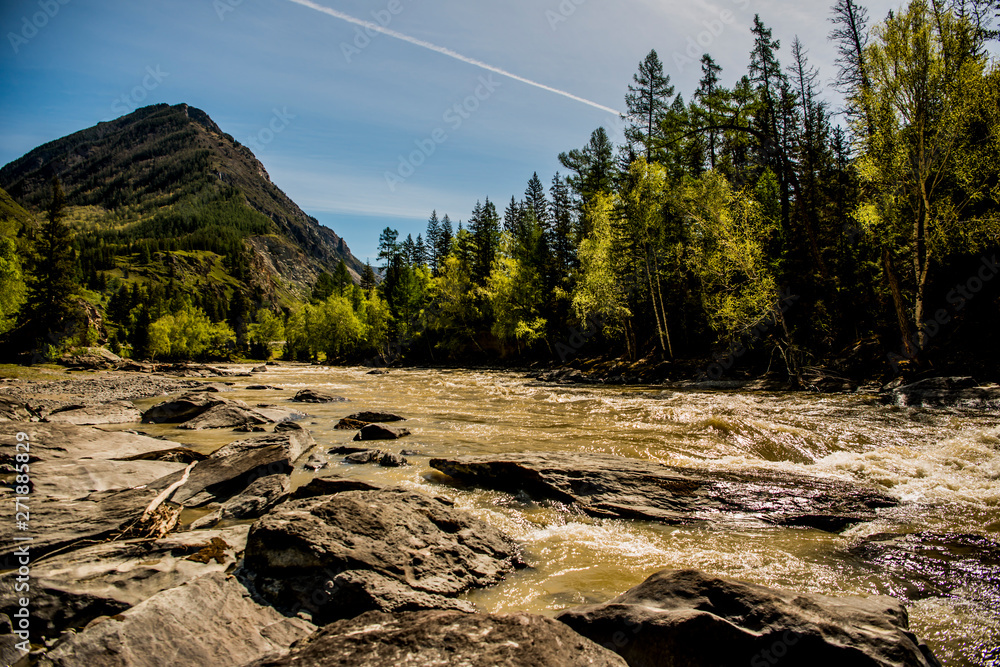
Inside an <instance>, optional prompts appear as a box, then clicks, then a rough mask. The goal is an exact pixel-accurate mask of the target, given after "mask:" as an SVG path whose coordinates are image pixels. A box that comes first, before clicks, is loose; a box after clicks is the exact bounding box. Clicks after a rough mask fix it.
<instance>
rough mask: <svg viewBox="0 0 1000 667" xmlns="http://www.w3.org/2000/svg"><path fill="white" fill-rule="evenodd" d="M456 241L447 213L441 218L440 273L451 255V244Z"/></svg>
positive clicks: (439, 242)
mask: <svg viewBox="0 0 1000 667" xmlns="http://www.w3.org/2000/svg"><path fill="white" fill-rule="evenodd" d="M453 240H454V232H453V231H452V228H451V218H449V217H448V214H447V213H445V214H444V217H443V218H441V234H440V236H438V240H437V256H438V271H440V270H441V267H442V266H444V260H445V259H447V257H448V255H450V254H451V243H452V241H453Z"/></svg>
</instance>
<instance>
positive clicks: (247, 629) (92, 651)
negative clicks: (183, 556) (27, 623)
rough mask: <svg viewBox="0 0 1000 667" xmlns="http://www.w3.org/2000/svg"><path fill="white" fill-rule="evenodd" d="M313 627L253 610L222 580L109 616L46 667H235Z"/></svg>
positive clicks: (65, 644)
mask: <svg viewBox="0 0 1000 667" xmlns="http://www.w3.org/2000/svg"><path fill="white" fill-rule="evenodd" d="M314 631H315V626H313V625H312V624H310V623H307V622H306V621H303V620H301V619H298V618H286V617H284V616H282V615H281V614H279V613H278V612H277V611H275V610H274V609H272V608H270V607H266V606H263V605H260V604H258V603H256V602H254V601H253V600H252V599H251V598H250V596H249V594H248V593H247V590H246V589H245V588H244V587H243V585H242V584H240V583H239V582H238V581H237V580H236V579H235V578H233V577H231V576H227V575H225V574H223V573H221V572H213V573H211V574H207V575H205V576H203V577H199V578H198V579H195V580H194V581H191V582H189V583H187V584H184V585H183V586H179V587H177V588H171V589H169V590H165V591H162V592H160V593H157V594H156V595H154V596H152V597H150V598H149V599H147V600H145V601H144V602H141V603H140V604H138V605H136V606H135V607H132V608H131V609H129V610H127V611H123V612H121V613H120V614H116V615H115V616H112V617H108V618H105V619H104V620H102V621H100V622H97V623H92V624H91V625H90V626H88V627H87V628H86V629H85V630H83V631H81V632H79V633H69V634H67V635H65V636H64V637H63V638H62V639H61V640H60V641H59V642H58V643H56V645H55V646H54V647H53V648H52V649H51V650H49V651H48V653H47V654H45V655H44V656H43V657H42V659H41V661H40V662H39V664H40V665H43V666H45V667H80V666H81V665H87V666H88V667H119V666H120V667H162V666H163V665H164V664H169V665H171V666H172V667H205V666H206V665H241V664H245V663H248V662H253V661H256V660H259V659H261V658H263V657H266V656H273V655H275V654H279V655H280V654H283V653H286V652H287V651H288V649H289V647H290V646H291V645H292V644H293V643H294V642H296V641H298V640H299V639H302V638H305V637H307V636H309V635H311V634H312V633H313V632H314Z"/></svg>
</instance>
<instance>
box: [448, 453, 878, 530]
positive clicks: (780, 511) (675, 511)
mask: <svg viewBox="0 0 1000 667" xmlns="http://www.w3.org/2000/svg"><path fill="white" fill-rule="evenodd" d="M430 465H431V467H432V468H435V469H437V470H440V471H441V472H443V473H445V474H446V475H449V476H451V477H453V478H454V479H456V480H458V481H460V482H463V483H465V484H471V485H474V486H479V487H486V488H491V489H499V490H502V491H508V492H510V493H518V492H522V491H523V492H525V493H527V494H528V495H530V496H532V497H534V498H538V499H548V500H554V501H558V502H562V503H566V504H569V505H571V506H573V507H576V508H578V509H580V510H582V511H583V512H585V513H586V514H588V515H590V516H595V517H605V518H624V519H641V520H647V521H659V522H662V523H669V524H683V523H691V522H695V521H710V520H713V519H714V520H718V518H719V515H720V514H725V515H729V516H738V517H741V518H742V517H746V518H752V519H758V520H761V521H765V522H767V523H773V524H778V525H783V526H808V527H812V528H819V529H821V530H827V531H833V532H836V531H839V530H842V529H844V528H845V527H847V526H850V525H852V524H855V523H860V522H864V521H871V520H872V519H874V518H875V517H876V510H877V509H878V508H880V507H892V506H895V505H897V504H898V500H896V499H895V498H892V497H890V496H887V495H885V494H884V493H881V492H880V491H877V490H875V489H869V488H865V487H862V486H859V485H856V484H851V483H849V482H842V481H836V480H830V479H824V478H819V477H809V476H805V475H791V474H787V473H782V472H776V471H759V472H740V473H734V472H714V471H708V470H697V469H691V468H678V467H672V466H665V465H660V464H658V463H652V462H649V461H639V460H635V459H626V458H621V457H618V456H611V455H606V454H583V453H577V454H515V455H511V456H509V457H505V458H494V457H488V456H462V457H456V458H452V459H431V462H430Z"/></svg>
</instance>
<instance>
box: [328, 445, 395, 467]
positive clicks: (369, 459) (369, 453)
mask: <svg viewBox="0 0 1000 667" xmlns="http://www.w3.org/2000/svg"><path fill="white" fill-rule="evenodd" d="M344 462H346V463H353V464H355V465H364V464H366V463H377V464H379V465H380V466H382V467H383V468H402V467H403V466H406V465H409V462H408V461H407V460H406V459H405V458H403V457H402V456H398V455H396V454H390V453H389V452H384V451H382V450H381V449H365V450H362V451H360V452H355V453H354V454H348V455H347V456H345V457H344Z"/></svg>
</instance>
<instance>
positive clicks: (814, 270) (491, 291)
mask: <svg viewBox="0 0 1000 667" xmlns="http://www.w3.org/2000/svg"><path fill="white" fill-rule="evenodd" d="M995 8H996V4H995V3H994V2H990V3H987V2H983V1H981V0H948V1H945V0H935V1H934V2H932V3H930V4H928V2H926V1H925V0H915V1H914V2H911V3H910V4H909V5H908V6H907V7H905V8H903V9H901V10H900V11H899V12H897V13H893V14H890V15H889V16H888V17H887V18H886V20H884V21H883V22H881V23H878V24H877V25H870V23H869V19H868V15H867V12H866V10H865V9H864V8H863V7H862V6H861V5H859V4H858V3H857V2H855V1H854V0H838V2H837V4H836V5H835V6H834V7H833V8H832V15H831V19H832V23H833V27H834V29H833V32H832V34H831V36H830V38H831V39H832V40H833V41H834V43H835V44H836V45H837V48H838V51H839V55H840V58H839V60H838V63H837V64H838V67H839V71H838V72H837V81H839V82H840V83H839V85H840V92H841V93H842V94H843V95H844V97H845V99H846V100H847V102H846V107H845V108H844V109H840V110H835V109H833V108H831V106H830V104H829V103H828V102H827V101H826V100H825V99H824V98H823V93H822V91H821V89H820V85H819V81H820V78H819V72H818V71H817V70H816V69H815V68H814V67H813V66H811V65H810V63H809V60H808V54H807V50H806V47H805V46H804V45H803V44H802V43H801V42H800V41H799V40H798V39H797V38H795V39H794V40H793V41H792V43H791V48H790V49H788V50H787V51H786V52H785V55H782V51H781V43H780V42H779V40H777V39H775V37H774V35H773V34H772V31H771V29H769V28H768V27H767V26H766V25H765V24H764V23H763V21H762V20H761V18H760V17H759V16H757V17H755V19H754V25H753V29H752V30H753V36H754V47H753V50H752V51H751V53H750V54H749V66H748V69H747V71H746V72H745V73H743V74H741V75H738V77H736V78H735V81H734V82H733V83H732V84H730V85H728V86H727V85H724V84H723V81H724V80H726V79H729V80H732V77H727V76H726V73H725V72H723V71H722V69H721V68H720V67H719V66H718V65H717V64H716V63H715V61H714V60H713V59H712V57H711V56H710V55H708V54H706V55H705V56H704V57H703V58H702V60H701V72H702V77H701V80H700V82H699V85H698V87H697V88H696V89H695V90H694V91H691V93H690V95H689V97H688V98H685V97H684V96H683V95H681V94H678V93H677V92H676V91H675V89H674V86H673V85H672V84H671V82H670V77H669V76H668V75H667V74H665V73H664V70H663V65H662V63H661V61H660V59H659V57H658V56H657V54H656V52H655V51H652V52H650V54H649V55H648V56H647V57H646V59H645V60H644V61H643V62H642V63H640V65H639V70H638V72H637V73H636V74H635V76H634V78H633V83H632V85H631V86H630V87H629V94H628V96H627V98H626V103H627V107H628V116H627V118H626V120H627V128H626V132H625V136H626V144H625V145H623V146H614V145H612V143H611V142H610V141H609V138H608V135H607V133H606V131H605V130H604V129H598V130H596V131H595V132H594V133H593V135H592V136H591V138H590V141H589V143H588V144H587V145H585V146H583V147H582V148H579V149H576V150H572V151H569V152H566V153H563V154H562V155H560V156H559V160H560V162H561V164H562V165H563V166H564V167H565V169H566V170H567V171H566V175H565V176H562V175H560V174H556V175H555V177H554V178H553V179H552V181H551V183H550V184H549V186H548V187H546V186H545V185H544V184H543V183H542V181H541V179H540V178H539V177H538V175H537V174H536V175H534V176H533V177H532V178H531V180H530V181H529V183H528V186H527V189H526V190H525V192H524V194H523V196H521V197H513V198H512V199H511V200H510V202H509V204H506V205H505V207H504V210H503V211H502V213H501V211H500V210H499V209H498V207H497V205H496V204H494V202H492V201H490V200H489V199H488V198H487V199H485V200H484V201H483V202H480V203H477V204H476V206H475V208H474V209H473V212H472V215H471V217H470V218H469V219H468V222H467V224H463V223H461V222H460V223H459V224H458V226H457V229H454V228H453V226H452V223H451V220H450V219H449V218H448V216H444V217H443V218H442V219H439V218H438V216H437V213H436V212H435V213H434V214H432V216H431V218H430V221H429V223H428V227H427V230H426V234H421V235H418V237H417V238H416V239H413V238H412V236H410V237H407V238H406V239H405V240H400V239H399V237H398V234H397V233H396V232H395V231H394V230H392V229H386V230H385V231H384V232H383V234H382V237H381V239H380V254H379V260H380V263H381V264H380V267H379V268H380V271H381V274H382V278H383V280H382V282H381V284H380V285H379V287H378V290H377V292H378V294H379V295H380V296H381V298H382V299H383V300H384V301H385V304H386V306H387V308H388V314H389V317H390V321H389V339H388V340H389V341H390V343H388V344H387V345H383V343H382V338H381V335H382V334H381V329H378V330H377V331H379V333H378V334H377V335H378V336H379V338H378V339H372V340H367V341H364V340H362V347H368V348H371V347H380V348H381V349H382V352H383V354H384V355H385V356H386V357H388V358H393V357H395V356H397V355H399V354H406V355H408V356H409V357H410V358H411V359H422V358H426V359H433V360H441V359H445V358H450V359H452V360H467V359H471V358H476V359H485V358H490V357H497V356H502V357H507V358H515V359H531V358H547V359H552V358H556V359H564V360H565V359H566V358H568V356H570V355H572V354H575V353H576V348H577V347H579V345H570V344H568V342H569V341H571V340H580V338H581V336H580V332H581V331H583V330H584V329H586V330H587V331H588V332H591V331H593V330H594V329H595V328H596V330H597V331H598V332H599V333H598V334H597V335H594V334H592V333H588V335H587V338H588V339H593V338H599V339H600V340H601V342H602V345H603V347H599V346H597V345H593V353H598V352H603V353H604V354H606V355H617V354H623V355H627V357H628V358H630V359H633V360H635V359H640V358H644V357H648V356H649V355H652V358H653V359H667V360H669V359H674V358H679V357H687V358H703V359H704V358H707V357H709V356H710V355H715V357H716V359H717V361H719V362H720V363H717V364H715V365H714V366H713V372H716V373H717V374H721V373H722V372H724V371H726V370H727V367H730V366H732V365H733V360H734V359H735V358H742V361H741V363H743V364H746V365H747V366H755V367H757V368H760V369H764V368H768V367H771V368H775V367H780V368H782V369H783V370H785V371H787V373H788V375H789V376H790V377H791V378H793V379H801V377H802V375H803V369H804V368H807V367H808V366H810V365H812V364H821V363H826V362H830V361H833V360H837V361H838V363H840V365H841V366H842V367H843V368H844V369H845V370H846V369H848V367H850V366H851V365H852V364H854V365H855V366H858V367H859V368H858V369H857V370H860V372H863V373H865V374H867V375H871V374H873V373H880V372H883V371H890V370H899V369H900V368H902V367H904V366H905V365H907V364H923V363H927V362H930V361H933V358H934V357H935V356H941V354H939V353H940V352H941V351H942V348H945V347H946V346H944V345H943V342H944V341H945V340H948V341H954V340H959V341H964V343H965V344H969V342H970V341H972V342H975V341H977V340H978V339H977V334H975V333H974V332H969V331H968V330H969V329H976V328H978V327H977V326H976V323H977V322H978V323H979V324H982V323H983V322H987V323H989V322H993V324H994V325H995V324H996V323H997V319H998V318H997V311H998V309H997V308H996V306H995V303H996V296H995V295H994V296H993V297H984V298H981V299H978V300H975V299H973V298H972V297H973V295H972V294H966V295H965V296H960V297H957V298H956V297H954V294H953V292H954V290H953V289H952V288H954V287H955V285H956V282H955V281H956V280H957V281H958V284H959V285H965V284H966V281H967V280H968V279H969V278H970V277H972V278H974V279H975V276H976V275H977V271H978V270H979V268H980V260H979V259H978V258H977V257H978V255H979V254H981V253H983V252H987V251H991V252H992V251H995V250H997V248H998V230H1000V217H998V203H1000V186H998V170H997V165H998V164H1000V69H998V66H997V63H996V62H995V61H991V60H990V58H989V56H988V54H987V50H986V47H987V44H988V41H989V40H992V39H995V38H996V37H997V34H996V32H995V31H994V30H993V29H992V27H991V20H992V19H993V17H994V16H993V15H994V10H995ZM987 257H988V256H987ZM977 280H978V279H977ZM973 283H975V280H973ZM979 287H980V288H982V287H983V284H982V282H980V283H979ZM994 294H995V293H994ZM355 305H357V304H355ZM354 312H355V313H357V312H359V310H358V308H357V307H355V308H354ZM344 313H345V316H346V309H345V310H344ZM977 318H978V319H977ZM948 324H950V325H951V328H950V330H949V333H948V334H947V335H945V336H939V335H938V334H939V333H940V332H941V331H942V330H944V328H945V327H946V326H947V325H948ZM373 331H374V330H373ZM352 335H353V334H352ZM961 335H964V336H965V337H964V338H962V337H961ZM956 336H958V338H956ZM393 343H394V344H393ZM332 352H333V353H334V354H337V353H338V352H340V350H338V349H334V350H332ZM963 352H968V353H969V355H970V356H975V357H977V358H981V355H991V354H995V353H994V352H993V348H992V347H986V348H985V349H977V350H968V349H966V350H963ZM944 353H945V354H948V353H955V350H954V349H951V350H945V351H944ZM952 356H954V354H952ZM994 361H995V360H994Z"/></svg>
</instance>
